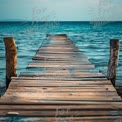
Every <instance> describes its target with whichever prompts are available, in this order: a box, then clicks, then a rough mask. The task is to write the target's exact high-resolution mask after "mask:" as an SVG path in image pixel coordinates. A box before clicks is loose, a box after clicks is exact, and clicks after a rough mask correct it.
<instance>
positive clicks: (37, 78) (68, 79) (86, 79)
mask: <svg viewBox="0 0 122 122" xmlns="http://www.w3.org/2000/svg"><path fill="white" fill-rule="evenodd" d="M12 79H21V80H26V79H28V80H50V81H54V80H55V81H57V80H60V81H104V80H107V79H106V78H102V77H101V78H88V77H86V78H85V77H84V78H61V77H60V79H59V78H53V77H51V78H46V77H24V76H23V77H20V76H19V77H18V78H16V77H12Z"/></svg>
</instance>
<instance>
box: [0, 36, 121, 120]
mask: <svg viewBox="0 0 122 122" xmlns="http://www.w3.org/2000/svg"><path fill="white" fill-rule="evenodd" d="M47 38H48V39H47V41H45V42H44V43H43V45H42V46H41V47H40V48H39V49H38V51H37V53H36V55H35V56H34V57H33V60H32V61H31V62H30V63H29V65H28V66H27V68H32V69H33V70H35V69H36V68H37V69H40V71H38V72H34V71H33V72H25V73H21V74H20V75H19V76H18V77H12V80H11V82H10V84H9V87H8V89H7V91H6V93H5V94H4V96H2V97H1V98H0V116H1V117H7V116H14V117H16V116H17V117H39V118H40V122H121V121H122V99H121V97H120V96H119V95H118V94H117V91H116V89H115V88H114V86H113V85H112V83H111V81H110V80H107V78H106V77H105V76H104V75H103V74H102V73H99V72H97V71H96V70H95V68H94V65H93V64H92V63H91V62H90V61H89V60H88V58H87V57H86V56H85V55H84V54H83V53H82V52H81V51H80V50H79V49H78V48H77V47H76V46H75V45H74V43H73V42H72V41H71V40H70V39H69V38H68V37H67V36H66V35H65V34H59V35H48V37H47Z"/></svg>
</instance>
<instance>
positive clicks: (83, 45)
mask: <svg viewBox="0 0 122 122" xmlns="http://www.w3.org/2000/svg"><path fill="white" fill-rule="evenodd" d="M47 33H54V34H55V33H65V34H67V35H68V37H69V38H71V39H72V41H73V42H74V43H75V44H76V46H77V47H78V48H79V49H80V50H81V51H83V52H84V53H85V54H86V55H87V56H88V58H89V59H90V61H91V62H93V63H94V64H95V65H96V69H98V70H100V71H102V72H103V73H105V74H106V71H107V64H108V59H109V40H110V39H113V38H117V39H120V42H121V47H122V41H121V39H122V22H114V23H107V24H102V23H99V24H98V25H95V24H91V23H89V22H55V23H54V22H43V23H42V22H41V23H39V22H11V23H10V22H4V23H2V22H1V23H0V64H2V65H0V86H4V85H5V47H4V43H3V38H4V37H11V36H12V37H14V38H15V41H16V45H17V49H18V68H17V70H18V75H19V73H20V72H24V71H25V70H26V66H27V64H28V62H29V61H31V58H32V57H33V56H34V54H35V52H36V50H37V49H38V47H39V46H40V45H41V44H42V42H43V41H45V38H46V34H47ZM121 72H122V48H121V49H120V60H119V67H118V72H117V84H119V85H120V84H121V85H122V82H121V80H122V76H121Z"/></svg>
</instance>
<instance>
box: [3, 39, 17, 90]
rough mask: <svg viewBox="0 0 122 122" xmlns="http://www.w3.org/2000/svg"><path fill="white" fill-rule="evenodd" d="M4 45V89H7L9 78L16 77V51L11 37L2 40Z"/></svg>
mask: <svg viewBox="0 0 122 122" xmlns="http://www.w3.org/2000/svg"><path fill="white" fill-rule="evenodd" d="M4 44H5V49H6V88H8V86H9V83H10V81H11V77H16V76H17V73H16V67H17V49H16V44H15V41H14V38H12V37H7V38H4Z"/></svg>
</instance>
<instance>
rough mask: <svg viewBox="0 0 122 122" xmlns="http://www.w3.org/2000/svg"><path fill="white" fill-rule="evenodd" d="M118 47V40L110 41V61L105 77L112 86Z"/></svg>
mask: <svg viewBox="0 0 122 122" xmlns="http://www.w3.org/2000/svg"><path fill="white" fill-rule="evenodd" d="M119 47H120V42H119V40H118V39H111V40H110V59H109V64H108V71H107V77H108V79H109V80H111V82H112V84H113V85H114V86H115V82H116V69H117V66H118V57H119Z"/></svg>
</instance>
